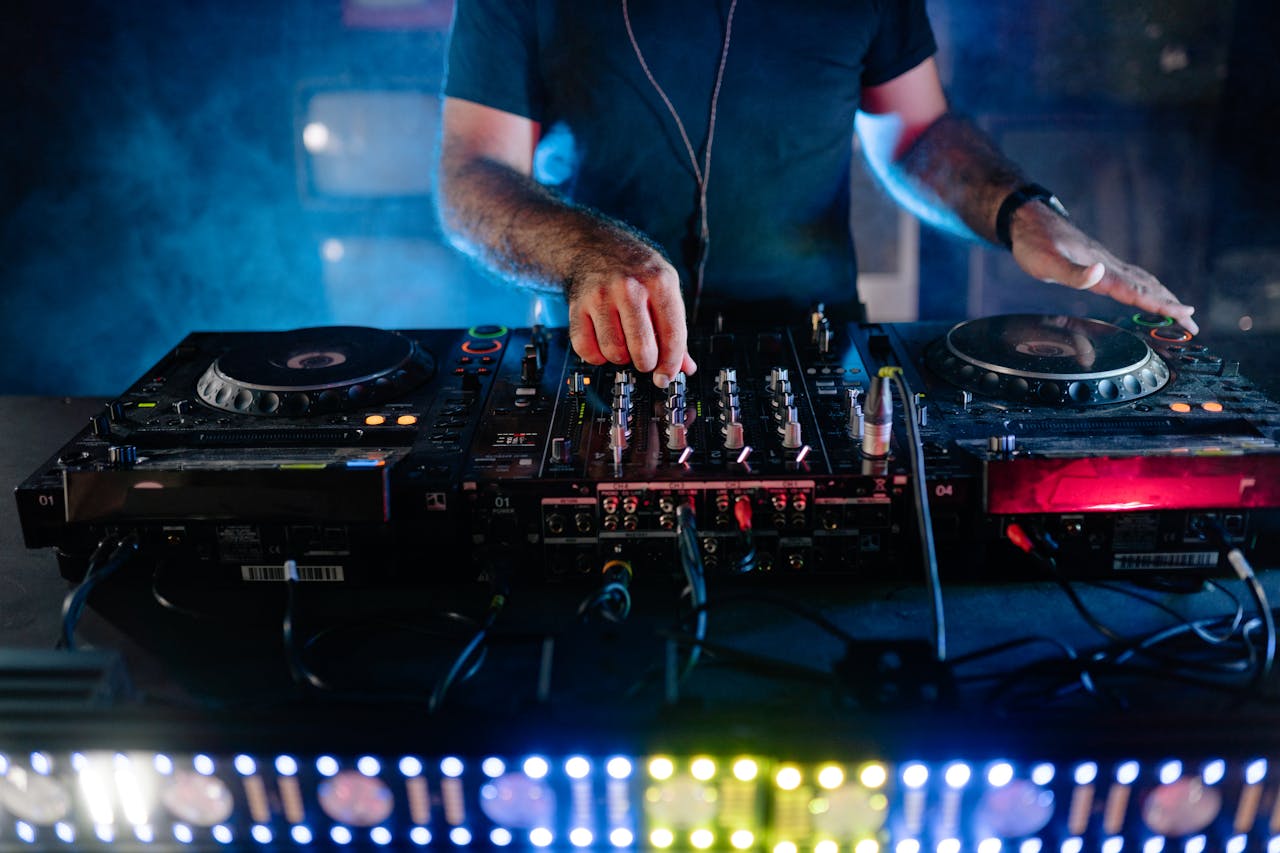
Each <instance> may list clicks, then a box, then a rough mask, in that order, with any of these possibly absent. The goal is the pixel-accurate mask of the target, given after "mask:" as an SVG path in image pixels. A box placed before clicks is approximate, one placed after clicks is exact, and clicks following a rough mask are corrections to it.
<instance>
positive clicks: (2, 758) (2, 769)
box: [0, 752, 9, 776]
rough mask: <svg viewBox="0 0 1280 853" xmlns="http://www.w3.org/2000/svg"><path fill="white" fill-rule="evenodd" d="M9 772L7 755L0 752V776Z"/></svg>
mask: <svg viewBox="0 0 1280 853" xmlns="http://www.w3.org/2000/svg"><path fill="white" fill-rule="evenodd" d="M8 772H9V756H7V755H5V754H4V753H3V752H0V776H3V775H4V774H6V773H8Z"/></svg>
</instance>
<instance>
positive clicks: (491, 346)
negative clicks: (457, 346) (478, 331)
mask: <svg viewBox="0 0 1280 853" xmlns="http://www.w3.org/2000/svg"><path fill="white" fill-rule="evenodd" d="M500 349H502V341H496V340H492V341H467V342H466V343H464V344H463V345H462V351H463V352H469V353H471V354H472V355H484V354H485V353H490V352H497V351H498V350H500Z"/></svg>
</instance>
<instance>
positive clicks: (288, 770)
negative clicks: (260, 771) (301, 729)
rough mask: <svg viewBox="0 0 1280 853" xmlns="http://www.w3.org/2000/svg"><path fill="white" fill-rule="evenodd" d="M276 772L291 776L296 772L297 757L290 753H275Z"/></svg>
mask: <svg viewBox="0 0 1280 853" xmlns="http://www.w3.org/2000/svg"><path fill="white" fill-rule="evenodd" d="M276 772H277V773H279V774H280V775H281V776H293V775H294V774H296V773H297V772H298V761H297V759H295V758H294V757H293V756H292V755H277V756H276Z"/></svg>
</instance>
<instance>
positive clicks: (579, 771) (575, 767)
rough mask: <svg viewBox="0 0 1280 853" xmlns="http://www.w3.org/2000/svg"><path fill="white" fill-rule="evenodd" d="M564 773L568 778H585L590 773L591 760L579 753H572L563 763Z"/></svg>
mask: <svg viewBox="0 0 1280 853" xmlns="http://www.w3.org/2000/svg"><path fill="white" fill-rule="evenodd" d="M564 772H565V775H566V776H568V777H569V778H570V779H585V778H587V776H588V775H589V774H590V773H591V762H590V761H588V760H587V759H586V758H584V757H583V756H581V755H574V756H571V757H570V758H569V759H567V760H566V761H565V763H564Z"/></svg>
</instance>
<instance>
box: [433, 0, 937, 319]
mask: <svg viewBox="0 0 1280 853" xmlns="http://www.w3.org/2000/svg"><path fill="white" fill-rule="evenodd" d="M728 8H729V0H630V2H629V11H630V17H631V22H632V27H633V29H634V31H635V34H636V40H637V42H638V43H639V45H640V48H641V50H642V52H643V53H644V57H645V60H646V62H647V63H648V65H649V68H650V69H651V70H652V72H653V74H654V77H655V78H656V79H657V82H658V83H659V84H660V85H661V86H662V88H663V89H664V90H665V91H666V93H667V95H668V96H669V97H670V98H671V101H672V103H673V105H674V106H675V109H676V112H677V113H678V114H679V116H680V119H681V121H682V122H683V123H684V126H685V128H686V130H687V132H688V134H689V137H690V141H691V142H692V144H693V147H694V149H695V152H696V153H697V155H698V162H699V164H700V165H701V163H702V150H703V145H704V143H705V140H706V134H707V126H708V114H709V107H710V103H711V90H712V86H713V83H714V80H715V74H716V68H717V65H718V63H719V59H720V47H721V42H722V39H723V36H724V25H725V18H726V15H727V12H728ZM934 50H935V44H934V39H933V33H932V31H931V29H930V27H929V22H928V18H927V16H926V14H925V9H924V0H739V2H738V7H737V10H736V12H735V14H734V18H733V29H732V36H731V41H730V45H729V54H728V61H727V63H726V65H725V71H724V79H723V83H722V87H721V92H720V98H719V105H718V108H717V111H716V130H715V137H714V142H713V147H712V156H711V168H710V171H709V193H708V224H709V230H710V235H711V241H710V249H709V254H708V261H707V271H706V283H705V285H704V290H703V299H702V304H703V309H704V310H703V316H707V314H706V311H707V310H708V309H714V308H715V307H717V305H719V304H721V303H722V302H723V301H732V302H734V303H752V302H758V303H761V304H774V305H776V304H777V303H778V302H779V301H780V300H781V301H784V302H789V303H791V304H794V305H796V306H797V307H806V306H808V305H809V304H810V303H811V302H813V301H816V300H825V301H826V302H827V303H828V304H847V303H849V302H856V292H855V281H856V268H857V264H856V257H855V253H854V247H853V238H852V234H851V232H850V227H849V168H850V161H851V158H852V136H853V120H854V113H855V112H856V111H857V109H858V106H859V102H860V97H861V90H862V87H863V86H871V85H877V84H880V83H885V82H887V81H889V80H892V79H893V78H894V77H897V76H898V75H899V74H902V73H903V72H906V71H909V70H910V69H912V68H914V67H915V66H916V65H918V64H920V63H921V62H923V61H924V60H925V59H927V58H928V57H929V56H931V55H932V54H933V52H934ZM445 93H446V94H447V95H450V96H452V97H456V98H462V99H465V100H468V101H474V102H476V103H480V104H484V105H486V106H490V107H494V108H496V109H500V110H504V111H506V112H511V113H515V114H517V115H521V116H525V117H527V118H530V119H533V120H535V121H537V122H540V123H541V125H542V131H543V134H544V144H543V145H542V146H540V150H539V157H538V166H539V167H541V168H538V169H537V171H539V172H541V173H544V174H543V175H542V177H543V179H544V180H548V178H547V177H545V173H550V174H551V175H552V178H551V181H552V182H555V183H558V184H559V185H560V188H561V189H562V191H563V192H564V193H565V195H566V196H567V197H569V198H571V199H573V200H574V201H576V202H578V203H581V204H585V205H589V206H591V207H594V208H596V209H598V210H601V211H604V212H606V213H608V214H610V215H612V216H615V217H617V218H619V219H622V220H624V221H626V222H628V223H630V224H631V225H633V226H635V227H636V228H638V229H640V230H641V231H643V232H645V233H646V234H648V235H649V236H650V237H652V238H653V239H654V240H656V241H657V242H658V243H659V244H661V245H662V246H663V247H664V248H665V250H666V252H667V254H668V256H669V257H670V258H671V260H672V261H673V263H674V264H675V266H676V268H677V269H678V270H680V271H681V277H682V279H683V280H684V282H685V284H686V293H687V292H688V284H689V283H690V282H692V281H693V267H694V262H695V258H696V240H695V237H696V234H697V230H698V229H697V222H696V220H695V211H696V209H697V187H696V181H695V178H694V174H693V169H692V167H691V166H690V163H689V155H688V153H687V152H686V150H685V147H684V144H683V143H682V142H681V140H680V135H679V131H678V129H677V127H676V124H675V122H674V121H673V120H672V118H671V116H670V114H669V113H668V111H667V109H666V107H665V106H664V105H663V103H662V100H661V98H660V96H659V95H658V93H657V92H656V91H655V89H654V88H653V86H652V85H651V84H650V83H649V81H648V80H647V79H646V78H645V75H644V71H643V69H642V68H641V67H640V63H639V61H638V60H637V58H636V56H635V53H634V51H633V50H632V47H631V43H630V41H629V40H628V37H627V32H626V28H625V25H624V22H623V16H622V7H621V3H620V0H458V2H457V10H456V13H455V18H454V26H453V33H452V41H451V45H450V50H449V66H448V76H447V82H446V84H445Z"/></svg>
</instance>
